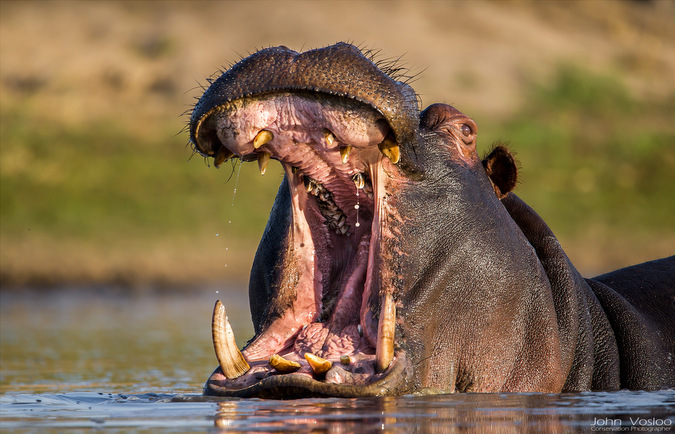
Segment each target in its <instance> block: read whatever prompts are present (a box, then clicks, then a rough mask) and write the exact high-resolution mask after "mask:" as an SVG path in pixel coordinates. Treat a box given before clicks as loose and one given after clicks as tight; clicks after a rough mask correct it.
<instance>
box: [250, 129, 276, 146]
mask: <svg viewBox="0 0 675 434" xmlns="http://www.w3.org/2000/svg"><path fill="white" fill-rule="evenodd" d="M273 138H274V134H272V132H271V131H267V130H260V132H259V133H258V134H256V136H255V138H254V139H253V147H254V148H255V149H258V148H259V147H261V146H262V145H264V144H266V143H269V142H271V141H272V139H273Z"/></svg>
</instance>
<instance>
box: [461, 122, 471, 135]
mask: <svg viewBox="0 0 675 434" xmlns="http://www.w3.org/2000/svg"><path fill="white" fill-rule="evenodd" d="M462 134H464V135H465V136H466V137H469V136H470V135H471V127H470V126H468V125H467V124H462Z"/></svg>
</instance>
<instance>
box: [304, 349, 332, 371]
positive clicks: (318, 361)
mask: <svg viewBox="0 0 675 434" xmlns="http://www.w3.org/2000/svg"><path fill="white" fill-rule="evenodd" d="M305 360H307V363H309V367H310V368H312V372H314V373H315V374H317V375H321V374H325V373H326V372H328V370H329V369H330V368H332V367H333V364H332V363H331V362H330V360H326V359H322V358H321V357H319V356H315V355H314V354H312V353H305Z"/></svg>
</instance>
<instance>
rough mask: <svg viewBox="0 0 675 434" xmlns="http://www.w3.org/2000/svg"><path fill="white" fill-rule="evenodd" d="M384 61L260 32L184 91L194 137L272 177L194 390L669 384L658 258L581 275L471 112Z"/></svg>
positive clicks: (671, 274) (674, 330) (668, 271)
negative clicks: (256, 234)
mask: <svg viewBox="0 0 675 434" xmlns="http://www.w3.org/2000/svg"><path fill="white" fill-rule="evenodd" d="M396 71H397V69H396V68H395V67H390V68H384V67H383V68H381V69H380V68H379V67H378V65H377V62H374V61H373V59H371V58H370V57H369V56H367V55H364V54H363V53H362V52H361V51H360V50H359V49H358V48H356V47H354V46H352V45H349V44H346V43H338V44H335V45H332V46H329V47H325V48H321V49H316V50H310V51H306V52H302V53H298V52H295V51H292V50H290V49H288V48H286V47H274V48H267V49H264V50H261V51H259V52H257V53H255V54H253V55H251V56H249V57H247V58H245V59H243V60H241V61H240V62H238V63H237V64H235V65H234V66H232V67H231V68H230V69H229V70H227V71H225V72H224V73H223V74H222V75H221V76H220V77H219V78H218V79H216V80H215V81H213V82H212V83H211V85H210V87H209V88H208V89H207V90H206V91H205V92H204V94H203V96H202V97H201V98H200V99H199V101H198V102H197V104H196V105H195V108H194V110H193V112H192V116H191V119H190V140H191V142H192V144H193V145H194V148H195V150H196V151H197V152H199V153H200V154H202V155H204V156H206V157H213V158H214V164H215V165H216V166H219V165H221V164H222V163H223V162H224V161H227V160H228V159H230V158H239V159H241V160H242V161H257V162H258V166H259V168H260V171H261V174H264V172H265V169H266V167H267V164H268V162H269V160H270V159H276V160H278V161H280V162H281V164H282V166H283V167H284V170H285V173H286V175H285V178H284V180H283V182H282V183H281V186H280V188H279V192H278V194H277V198H276V200H275V202H274V205H273V208H272V211H271V213H270V218H269V221H268V223H267V226H266V228H265V231H264V233H263V236H262V239H261V241H260V244H259V246H258V250H257V253H256V256H255V259H254V263H253V266H252V270H251V276H250V281H249V298H250V308H251V316H252V320H253V324H254V329H255V335H254V336H253V338H251V339H250V340H249V341H248V342H247V343H246V345H245V346H244V348H243V349H242V350H241V352H240V351H239V349H238V347H237V345H236V342H235V340H234V337H233V336H232V334H231V328H229V323H227V320H226V316H225V311H224V310H223V309H224V308H219V307H218V306H217V309H216V311H217V312H218V314H216V313H214V345H215V347H216V353H217V356H218V360H219V363H220V367H218V368H217V369H216V370H215V371H214V372H213V374H212V375H211V376H210V377H209V379H208V381H207V383H206V385H205V388H204V393H205V394H207V395H220V396H241V397H252V396H256V397H264V398H299V397H308V396H337V397H360V396H383V395H400V394H405V393H412V392H416V391H443V392H561V391H582V390H617V389H619V388H629V389H646V390H652V389H658V388H663V387H669V386H670V387H672V386H673V385H675V373H674V372H675V361H674V358H673V352H675V351H674V349H673V348H674V346H675V345H674V340H675V339H674V336H675V325H674V322H673V321H672V318H675V307H674V303H673V300H675V293H674V290H673V288H675V259H674V257H670V258H665V259H662V260H658V261H653V262H649V263H645V264H640V265H636V266H633V267H628V268H626V269H622V270H618V271H616V272H614V273H610V274H607V275H604V276H599V277H596V278H594V279H585V278H583V277H582V276H581V275H580V274H579V273H578V272H577V270H576V269H575V268H574V266H573V265H572V264H571V263H570V261H569V259H568V258H567V256H566V255H565V253H564V252H563V250H562V248H561V247H560V244H559V243H558V241H557V239H556V238H555V236H554V235H553V233H552V232H551V231H550V229H549V228H548V226H546V224H545V223H544V222H543V221H542V220H541V218H540V217H539V216H538V215H537V214H536V213H535V212H534V210H532V209H531V208H530V207H529V206H527V205H526V204H525V203H524V202H523V201H522V200H520V199H519V198H518V197H517V196H516V195H515V194H513V193H512V192H511V191H512V190H513V188H514V187H515V184H516V179H517V169H516V164H515V161H514V159H513V157H512V155H511V153H510V152H509V151H508V149H506V148H505V147H503V146H493V147H492V150H491V152H489V153H488V155H487V156H486V157H485V158H484V159H482V160H481V159H480V158H479V157H478V153H477V150H476V138H477V132H478V129H477V125H476V123H475V122H474V121H473V120H472V119H470V118H469V117H468V116H466V115H464V114H463V113H461V112H460V111H459V110H457V109H455V108H454V107H451V106H449V105H445V104H432V105H431V106H429V107H427V108H426V109H425V110H423V111H420V109H419V107H418V99H417V97H416V95H415V92H414V91H413V89H412V88H411V87H410V86H409V85H408V84H407V83H405V79H402V78H401V77H399V76H397V73H396ZM218 309H221V310H218ZM228 330H230V331H228ZM273 356H274V357H273ZM278 356H280V357H278ZM316 360H318V362H317V361H316ZM317 364H318V365H321V367H317Z"/></svg>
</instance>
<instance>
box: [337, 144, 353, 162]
mask: <svg viewBox="0 0 675 434" xmlns="http://www.w3.org/2000/svg"><path fill="white" fill-rule="evenodd" d="M351 152H352V147H351V146H343V147H342V148H340V159H341V160H342V164H347V161H349V154H351Z"/></svg>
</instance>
